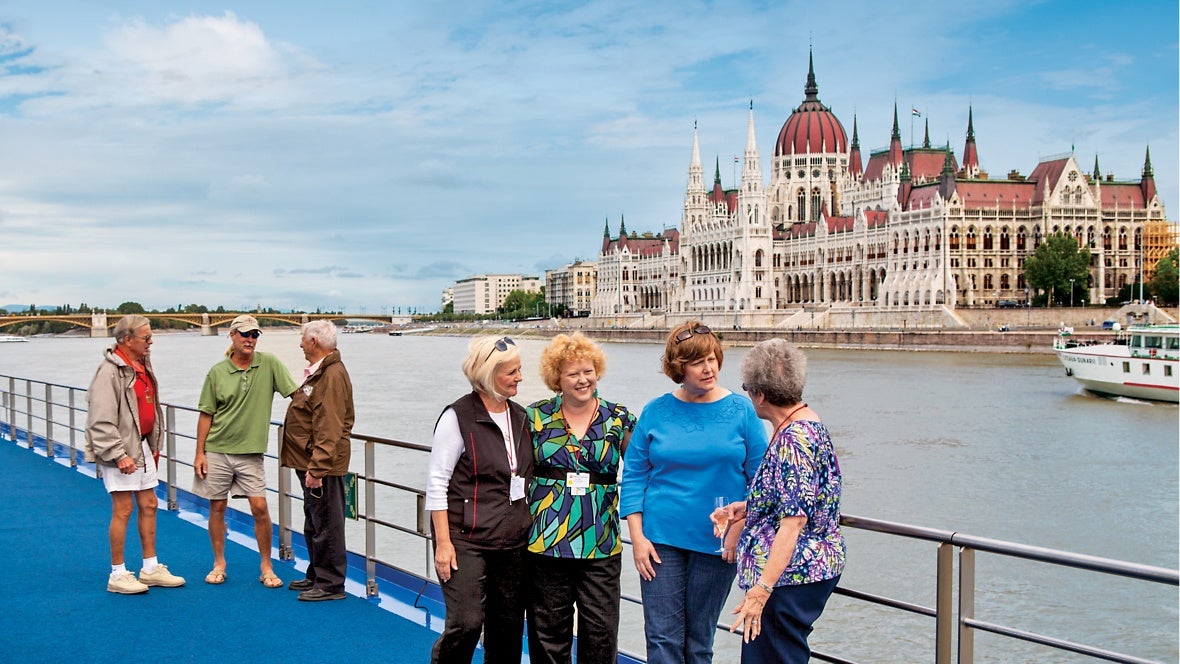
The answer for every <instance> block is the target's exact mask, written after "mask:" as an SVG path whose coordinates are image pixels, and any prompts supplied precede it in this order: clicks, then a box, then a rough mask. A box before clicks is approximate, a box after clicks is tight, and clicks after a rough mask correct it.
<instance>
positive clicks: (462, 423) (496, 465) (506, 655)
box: [426, 337, 533, 664]
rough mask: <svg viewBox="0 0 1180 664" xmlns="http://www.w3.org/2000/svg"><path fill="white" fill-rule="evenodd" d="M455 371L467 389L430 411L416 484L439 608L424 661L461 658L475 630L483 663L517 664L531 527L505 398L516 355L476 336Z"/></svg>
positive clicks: (516, 424) (526, 472)
mask: <svg viewBox="0 0 1180 664" xmlns="http://www.w3.org/2000/svg"><path fill="white" fill-rule="evenodd" d="M463 373H464V375H466V376H467V380H468V381H470V382H471V387H472V388H473V389H472V392H471V393H470V394H467V395H465V396H462V397H460V398H459V399H457V400H456V401H455V402H454V403H452V404H451V405H449V406H447V407H446V408H445V409H444V410H443V412H442V415H441V416H439V418H438V422H437V423H436V424H435V427H434V442H433V448H432V450H431V452H430V477H429V478H428V480H427V483H426V509H427V510H430V520H431V525H432V526H433V530H434V569H435V571H436V572H437V573H438V579H439V582H440V584H441V585H442V592H443V599H444V600H445V601H446V605H447V617H446V625H445V627H444V628H443V633H442V635H441V636H440V637H439V638H438V641H436V642H435V643H434V649H433V651H432V653H431V658H430V661H431V662H436V663H450V662H463V663H469V662H471V658H472V655H473V654H474V653H475V647H476V645H477V644H478V642H479V635H480V631H481V630H482V631H483V632H484V662H487V663H488V664H499V663H507V662H511V663H512V664H519V662H520V656H521V634H522V631H523V628H524V603H523V601H522V597H521V594H522V593H521V592H520V584H521V562H522V558H521V555H522V553H523V552H524V548H525V544H526V542H527V537H528V531H529V526H530V524H531V519H530V517H529V508H528V501H527V500H525V485H526V483H527V482H528V480H529V478H530V477H531V476H532V474H533V451H532V450H533V448H532V438H531V436H530V434H529V429H528V427H527V426H526V422H525V411H524V408H523V407H521V406H520V405H519V404H517V403H516V402H514V401H510V399H511V398H512V397H514V396H516V390H517V385H519V384H520V381H521V380H522V378H521V373H520V351H518V350H517V348H516V344H515V343H514V342H513V341H512V339H509V338H508V337H500V338H498V339H497V338H495V337H477V338H475V339H473V340H472V341H471V344H470V346H469V347H468V351H467V359H466V360H464V362H463Z"/></svg>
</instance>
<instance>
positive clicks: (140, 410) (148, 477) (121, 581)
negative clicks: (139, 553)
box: [86, 314, 184, 595]
mask: <svg viewBox="0 0 1180 664" xmlns="http://www.w3.org/2000/svg"><path fill="white" fill-rule="evenodd" d="M114 336H115V345H114V346H112V347H111V348H108V349H107V350H106V352H105V353H104V355H103V361H102V364H100V365H99V366H98V370H97V371H95V373H94V380H92V381H91V383H90V391H89V394H88V396H87V398H88V400H89V405H88V412H87V415H86V460H87V461H93V462H94V464H95V465H96V466H98V468H99V469H100V470H101V472H102V481H103V485H105V486H106V489H107V492H108V493H110V494H111V525H110V528H109V530H108V536H109V538H110V543H111V575H110V578H109V579H108V580H107V590H108V591H110V592H113V593H120V594H124V595H135V594H138V593H145V592H147V590H148V587H149V586H163V587H167V588H174V587H177V586H183V585H184V579H183V578H181V577H179V576H176V575H174V574H172V573H170V572H169V571H168V568H167V567H165V566H164V565H161V564H159V561H158V560H157V559H156V508H157V504H158V503H157V500H156V485H157V484H159V480H158V478H157V473H156V464H157V463H158V461H159V455H160V452H159V450H160V438H161V435H162V433H163V429H164V427H163V421H164V413H163V409H161V407H160V399H159V389H158V384H157V382H156V374H155V372H153V371H152V363H151V360H150V359H148V353H149V351H150V349H151V347H152V326H151V323H150V321H148V319H147V318H145V317H143V316H139V315H135V314H129V315H127V316H124V317H123V318H121V319H119V322H118V323H115V330H114ZM137 506H138V508H139V516H138V518H137V523H136V525H137V526H138V530H139V539H140V545H141V548H142V549H143V567H142V569H141V570H140V572H139V579H136V578H135V575H134V574H132V573H131V572H129V571H127V565H126V564H125V563H124V560H123V548H124V546H125V544H126V540H127V525H128V523H129V522H130V521H131V511H132V509H133V508H135V507H137Z"/></svg>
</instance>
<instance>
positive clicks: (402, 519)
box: [0, 375, 1180, 664]
mask: <svg viewBox="0 0 1180 664" xmlns="http://www.w3.org/2000/svg"><path fill="white" fill-rule="evenodd" d="M85 392H86V390H84V389H82V388H78V387H71V386H66V385H56V384H53V383H46V382H41V381H36V380H31V379H26V378H18V377H14V376H5V375H0V435H3V436H6V437H7V438H9V439H10V440H12V441H15V442H17V443H18V444H23V445H24V446H26V447H28V448H29V449H31V450H35V451H38V452H40V453H43V454H44V455H45V456H47V457H50V458H53V459H55V460H57V461H58V462H59V463H64V464H67V465H69V466H72V467H80V466H81V467H83V468H85V469H92V467H91V466H88V465H87V464H85V463H84V461H83V446H84V444H85V429H84V427H85V421H86V408H85ZM164 411H165V430H166V436H165V439H164V448H165V449H164V450H163V451H162V454H161V460H162V461H164V463H165V468H166V474H165V477H166V486H165V487H164V489H163V490H164V492H165V496H166V501H167V506H168V509H170V510H177V509H179V507H180V502H181V501H180V499H179V497H180V495H182V494H184V493H185V492H184V489H183V488H182V487H181V486H179V485H178V472H177V471H178V468H179V467H181V466H185V467H190V468H191V464H190V463H188V462H185V461H183V460H182V459H181V456H183V455H181V453H180V449H181V448H182V447H184V446H186V444H189V445H191V444H192V442H193V440H194V436H193V435H192V434H191V433H189V432H192V431H195V426H191V425H190V426H187V427H183V426H179V425H178V418H180V419H184V418H188V419H192V418H195V414H196V411H195V409H193V408H189V407H185V406H176V405H172V404H165V405H164ZM271 424H272V436H273V437H274V439H276V440H277V439H278V438H279V429H280V425H279V423H278V422H272V423H271ZM353 442H354V445H357V446H359V447H360V448H361V454H360V455H359V460H360V461H359V464H360V465H361V466H362V468H361V469H360V470H359V472H358V473H357V476H358V485H359V493H360V497H359V498H358V502H359V503H360V505H359V510H358V512H359V513H358V515H357V521H358V522H359V524H360V526H361V528H360V530H361V532H358V533H355V534H354V535H350V536H349V537H348V541H352V542H355V541H357V536H359V537H360V539H361V541H363V542H364V550H363V551H359V552H358V551H352V553H353V554H355V555H358V556H361V557H363V559H364V561H365V577H366V592H367V593H368V594H369V595H370V596H374V595H376V594H378V592H379V586H378V583H377V579H378V571H377V570H378V567H379V566H384V567H386V568H389V569H395V570H399V571H400V572H402V573H403V574H408V575H410V576H411V577H416V578H417V579H419V580H421V581H422V582H423V584H424V587H425V584H428V583H430V582H434V581H436V578H435V575H434V566H433V555H432V553H431V546H430V541H431V534H430V519H429V514H428V513H427V511H426V508H425V498H426V492H425V489H424V488H423V486H422V485H421V482H422V480H423V479H424V478H425V476H426V475H425V472H424V471H422V470H420V469H424V468H425V463H426V458H427V457H428V456H429V453H430V448H429V447H428V446H426V445H421V444H417V443H410V442H405V441H398V440H392V439H387V438H381V437H377V436H370V435H364V434H354V435H353ZM354 450H355V448H354ZM389 454H395V455H398V456H399V462H398V464H397V465H398V467H401V468H403V469H406V468H408V469H409V473H408V474H409V475H410V476H411V477H414V478H416V479H417V481H418V483H414V482H411V481H408V480H400V481H399V479H398V478H396V477H387V476H385V475H384V474H383V473H385V472H388V466H387V467H386V468H385V469H380V468H379V465H380V461H381V458H382V457H383V456H387V455H389ZM406 455H409V456H410V457H411V458H414V459H416V461H414V462H411V463H408V464H407V463H403V461H402V460H400V459H401V457H404V456H406ZM188 458H191V456H189V457H188ZM354 458H357V457H356V455H354ZM268 461H269V463H271V464H273V465H277V459H275V458H274V456H273V455H268ZM417 467H420V469H416V468H417ZM354 468H355V465H354ZM93 470H94V472H95V474H96V475H97V469H93ZM395 474H396V473H395ZM276 475H277V477H278V483H277V486H275V487H268V491H269V492H270V493H271V496H270V499H271V500H272V502H275V503H277V508H278V514H279V518H278V522H277V524H276V527H277V529H278V533H279V556H280V558H282V559H286V560H290V559H292V558H293V557H294V538H296V537H299V536H300V533H301V531H302V524H301V523H300V524H298V525H296V522H297V521H301V519H299V518H298V516H297V514H296V511H295V510H294V509H293V507H294V503H296V502H298V501H300V500H301V497H302V495H301V493H295V492H292V487H293V486H295V485H294V483H293V479H294V474H293V473H292V472H291V471H290V469H280V470H279V471H278V472H277V473H276ZM181 484H183V483H181ZM190 499H191V498H190ZM399 500H400V501H403V502H404V501H411V502H409V504H408V505H405V506H403V508H402V509H400V510H398V509H393V510H391V509H386V508H388V507H389V503H391V502H396V501H399ZM231 511H233V510H231ZM391 515H392V516H391ZM243 517H244V518H248V517H245V516H244V515H243ZM840 523H841V525H842V526H843V527H844V528H846V529H849V530H852V531H863V532H866V533H877V534H882V535H885V536H888V537H891V538H902V539H906V540H918V541H924V542H928V543H931V544H933V545H935V547H936V558H935V560H936V562H935V565H934V569H933V570H932V572H931V573H932V574H933V575H934V587H935V593H934V594H935V597H934V600H935V601H934V606H923V605H920V604H914V603H911V602H907V601H904V600H901V599H897V598H892V597H886V596H881V595H875V594H872V593H869V592H864V591H860V590H856V589H854V588H849V587H847V586H845V585H841V586H840V587H838V588H837V589H836V591H835V592H836V594H838V595H840V596H843V597H847V598H850V599H851V600H853V601H857V602H863V603H866V604H870V605H874V606H878V607H884V608H886V609H889V610H892V611H896V612H900V613H902V614H909V615H917V616H924V617H927V618H932V619H933V620H934V627H933V637H934V638H933V641H934V652H933V653H931V654H932V655H933V659H934V661H935V662H936V663H937V664H950V662H958V663H959V664H973V662H974V661H975V656H976V653H975V636H976V634H977V632H986V633H989V634H994V635H999V636H1002V637H1005V638H1008V639H1014V640H1019V641H1025V642H1029V643H1034V644H1039V645H1041V646H1045V647H1048V648H1051V649H1053V650H1056V651H1060V652H1061V653H1062V654H1064V653H1067V652H1068V653H1075V654H1079V655H1083V656H1085V657H1089V658H1093V659H1098V660H1104V661H1112V662H1126V663H1128V664H1142V663H1147V662H1152V661H1153V660H1149V659H1144V658H1141V657H1136V656H1134V655H1131V654H1126V653H1121V652H1115V651H1111V650H1106V649H1103V648H1100V647H1097V646H1094V645H1087V644H1082V643H1076V642H1073V641H1070V640H1067V639H1060V638H1056V637H1053V636H1050V635H1045V634H1040V633H1037V632H1034V631H1031V630H1023V629H1019V628H1018V627H1015V626H1012V625H1002V624H997V623H993V622H988V621H984V620H979V619H977V618H976V616H975V597H976V591H977V588H978V583H977V579H976V574H977V566H976V556H977V554H991V555H997V556H1003V557H1007V558H1013V559H1022V560H1026V561H1032V562H1035V563H1038V564H1041V565H1048V566H1051V567H1054V568H1073V569H1080V570H1087V571H1090V572H1094V573H1097V574H1101V575H1107V576H1118V577H1125V578H1128V579H1133V580H1136V581H1140V582H1144V583H1148V584H1158V585H1163V586H1173V587H1174V586H1180V573H1178V572H1177V570H1173V569H1167V568H1162V567H1154V566H1149V565H1140V564H1136V563H1130V562H1125V561H1120V560H1113V559H1108V558H1099V557H1094V556H1087V555H1082V554H1076V553H1070V552H1066V551H1059V550H1055V549H1047V548H1041V547H1034V546H1028V545H1024V544H1019V543H1015V542H1007V541H1002V540H994V539H988V538H984V537H976V536H973V535H967V534H963V533H958V532H952V531H946V530H938V529H933V528H924V527H921V526H914V525H910V524H904V523H895V522H889V521H881V520H877V519H869V518H865V517H858V516H853V515H848V514H846V515H844V516H843V518H842V519H841V522H840ZM394 537H408V538H410V540H411V541H413V542H417V544H412V545H410V546H406V545H398V544H396V543H392V539H393V538H394ZM624 542H625V544H626V545H627V546H628V547H629V546H630V542H628V541H626V540H624ZM413 549H418V550H420V551H421V552H422V553H423V556H422V558H421V559H419V562H417V563H415V562H409V563H407V562H406V560H405V559H406V554H407V552H408V554H409V557H410V558H411V559H412V558H416V557H417V555H418V554H416V553H413ZM387 552H390V553H392V554H393V555H387ZM956 553H957V562H958V566H957V569H958V574H957V576H956V574H955V570H956V564H955V563H956ZM623 555H624V556H628V554H627V553H624V554H623ZM383 556H384V557H383ZM399 556H400V558H399ZM391 558H399V559H396V560H394V559H391ZM625 559H627V558H625ZM415 569H417V570H419V571H414V570H415ZM623 600H624V601H625V602H628V603H630V604H635V605H640V604H641V603H642V601H641V600H640V598H639V597H636V596H634V595H629V594H626V593H624V594H623ZM717 627H718V629H719V630H725V629H726V628H727V627H728V626H727V625H724V624H718V626H717ZM624 656H625V657H626V658H630V659H629V661H641V657H640V656H639V655H636V654H634V653H624ZM812 657H813V658H815V659H816V660H820V661H825V662H836V663H841V664H855V662H853V661H852V660H849V659H844V658H841V657H839V656H837V655H834V654H830V653H825V652H819V651H814V652H813V653H812ZM925 658H926V657H924V656H920V657H918V658H917V659H925Z"/></svg>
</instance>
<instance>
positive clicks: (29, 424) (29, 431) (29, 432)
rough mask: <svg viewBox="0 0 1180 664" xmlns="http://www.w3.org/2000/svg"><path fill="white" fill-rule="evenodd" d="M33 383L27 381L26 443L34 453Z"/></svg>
mask: <svg viewBox="0 0 1180 664" xmlns="http://www.w3.org/2000/svg"><path fill="white" fill-rule="evenodd" d="M33 438H34V436H33V381H32V380H28V379H26V380H25V442H26V443H28V446H29V451H30V452H31V451H33Z"/></svg>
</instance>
